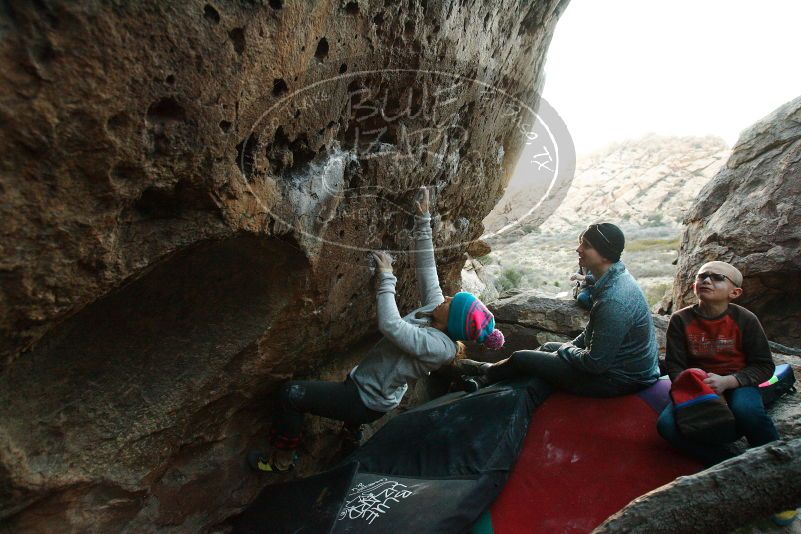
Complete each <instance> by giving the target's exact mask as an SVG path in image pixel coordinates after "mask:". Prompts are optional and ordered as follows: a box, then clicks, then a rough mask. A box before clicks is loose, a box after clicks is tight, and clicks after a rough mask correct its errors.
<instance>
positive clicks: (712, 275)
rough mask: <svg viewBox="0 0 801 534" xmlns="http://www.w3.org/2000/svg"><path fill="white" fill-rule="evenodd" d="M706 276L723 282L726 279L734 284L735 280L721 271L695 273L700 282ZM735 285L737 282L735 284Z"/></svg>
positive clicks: (714, 280)
mask: <svg viewBox="0 0 801 534" xmlns="http://www.w3.org/2000/svg"><path fill="white" fill-rule="evenodd" d="M705 278H711V279H712V281H713V282H722V281H724V280H728V281H729V282H731V283H732V284H734V280H732V279H731V278H729V277H728V276H726V275H725V274H720V273H698V274H696V275H695V279H696V280H698V281H699V282H703V281H704V279H705ZM734 285H735V286H736V285H737V284H734Z"/></svg>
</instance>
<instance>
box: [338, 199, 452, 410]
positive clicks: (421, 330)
mask: <svg viewBox="0 0 801 534" xmlns="http://www.w3.org/2000/svg"><path fill="white" fill-rule="evenodd" d="M414 241H415V273H416V275H417V285H418V288H419V290H420V299H421V302H422V304H423V305H422V306H421V307H420V308H417V309H416V310H414V311H412V312H411V313H409V314H408V315H406V316H404V317H401V315H400V312H398V305H397V303H396V302H395V283H396V282H397V278H395V275H393V274H392V273H379V274H378V277H379V278H378V295H377V299H378V330H379V331H380V332H381V333H382V334H383V335H384V337H383V338H382V339H381V340H380V341H379V342H378V343H376V344H375V345H374V346H373V347H372V348H371V349H370V351H369V352H368V353H367V357H366V358H365V359H364V361H362V362H361V363H360V364H359V365H357V366H356V367H354V368H353V370H352V371H351V372H350V376H351V378H352V379H353V381H354V382H355V383H356V386H357V387H358V388H359V395H360V397H361V399H362V402H364V405H365V406H367V407H368V408H370V409H371V410H376V411H379V412H388V411H390V410H392V409H394V408H395V407H396V406H398V404H399V403H400V401H401V399H402V398H403V395H404V394H405V393H406V390H407V389H408V388H409V386H408V384H407V382H408V381H409V380H415V379H417V378H420V377H422V376H425V375H427V374H429V373H430V372H431V371H433V370H435V369H438V368H439V367H442V366H443V365H444V364H446V363H448V362H449V361H451V360H452V359H453V357H454V356H455V355H456V343H455V342H454V341H453V340H451V338H450V337H448V335H447V334H445V332H443V331H441V330H438V329H436V328H434V327H432V326H430V324H431V319H430V318H428V317H425V318H420V319H418V318H415V314H416V313H417V312H419V311H426V312H429V311H431V310H433V309H434V308H435V307H436V306H437V305H438V304H440V303H441V302H442V301H443V300H445V298H444V297H443V296H442V289H440V287H439V278H438V277H437V266H436V263H435V262H434V244H433V240H432V234H431V216H430V215H429V214H428V213H426V214H424V215H422V216H417V217H415V232H414Z"/></svg>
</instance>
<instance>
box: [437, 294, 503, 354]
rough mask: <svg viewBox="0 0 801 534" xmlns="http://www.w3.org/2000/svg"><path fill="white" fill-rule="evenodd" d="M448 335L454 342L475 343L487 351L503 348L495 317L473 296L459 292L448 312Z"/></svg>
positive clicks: (501, 336) (501, 334)
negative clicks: (482, 345)
mask: <svg viewBox="0 0 801 534" xmlns="http://www.w3.org/2000/svg"><path fill="white" fill-rule="evenodd" d="M448 335H449V336H450V337H451V339H453V340H454V341H477V342H478V343H483V344H484V346H486V347H487V348H489V349H492V350H498V349H499V348H501V347H502V346H503V343H504V337H503V333H502V332H501V331H500V330H496V329H495V317H493V316H492V312H490V311H489V310H488V309H487V307H486V306H485V305H484V303H483V302H481V301H480V300H478V298H476V296H475V295H473V294H472V293H468V292H466V291H460V292H459V293H456V295H454V296H453V300H452V301H451V309H450V311H449V312H448Z"/></svg>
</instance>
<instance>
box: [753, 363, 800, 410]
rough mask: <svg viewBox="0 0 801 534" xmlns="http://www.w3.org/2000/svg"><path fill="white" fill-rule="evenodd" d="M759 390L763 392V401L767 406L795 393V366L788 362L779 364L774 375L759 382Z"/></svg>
mask: <svg viewBox="0 0 801 534" xmlns="http://www.w3.org/2000/svg"><path fill="white" fill-rule="evenodd" d="M759 392H760V393H762V402H763V403H764V404H765V407H766V408H767V407H768V406H770V405H771V404H773V403H774V402H776V401H777V400H779V398H780V397H783V396H784V395H786V394H788V393H795V374H793V368H792V367H790V366H789V365H788V364H786V363H782V364H779V365H777V366H776V370H775V371H774V372H773V376H772V377H771V378H770V379H769V380H765V381H764V382H762V383H761V384H759Z"/></svg>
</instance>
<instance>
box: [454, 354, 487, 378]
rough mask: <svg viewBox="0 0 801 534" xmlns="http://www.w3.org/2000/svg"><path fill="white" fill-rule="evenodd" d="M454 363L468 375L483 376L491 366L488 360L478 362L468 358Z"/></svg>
mask: <svg viewBox="0 0 801 534" xmlns="http://www.w3.org/2000/svg"><path fill="white" fill-rule="evenodd" d="M454 365H455V366H456V369H458V370H459V372H460V373H461V374H463V375H468V376H482V375H483V374H484V373H485V372H486V370H487V369H488V368H489V367H490V364H488V363H487V362H477V361H475V360H468V359H467V358H464V359H462V360H459V361H457V362H456V363H455V364H454Z"/></svg>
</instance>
